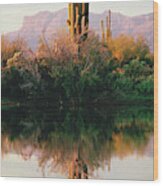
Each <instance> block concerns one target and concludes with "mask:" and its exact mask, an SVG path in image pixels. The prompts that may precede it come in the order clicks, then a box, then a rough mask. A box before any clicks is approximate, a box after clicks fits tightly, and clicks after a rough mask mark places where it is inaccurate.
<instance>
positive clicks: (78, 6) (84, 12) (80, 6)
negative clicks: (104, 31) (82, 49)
mask: <svg viewBox="0 0 163 186" xmlns="http://www.w3.org/2000/svg"><path fill="white" fill-rule="evenodd" d="M67 23H68V27H69V32H70V35H71V36H72V37H73V38H78V39H80V38H81V37H83V40H84V39H86V38H87V34H88V25H89V3H69V5H68V20H67Z"/></svg>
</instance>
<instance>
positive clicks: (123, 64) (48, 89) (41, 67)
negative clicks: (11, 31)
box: [2, 32, 153, 104]
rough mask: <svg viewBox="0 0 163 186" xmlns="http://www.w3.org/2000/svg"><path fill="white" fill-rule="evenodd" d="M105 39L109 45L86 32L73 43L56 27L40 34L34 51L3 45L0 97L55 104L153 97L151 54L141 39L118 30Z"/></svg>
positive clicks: (91, 33)
mask: <svg viewBox="0 0 163 186" xmlns="http://www.w3.org/2000/svg"><path fill="white" fill-rule="evenodd" d="M111 43H112V45H110V46H109V48H108V47H107V46H104V45H103V44H102V43H101V42H100V39H99V38H98V36H97V35H95V34H94V33H93V32H90V33H89V37H88V38H87V39H86V40H85V41H83V42H81V43H78V44H77V43H75V42H74V41H73V40H72V39H71V38H70V37H69V35H67V34H63V33H62V32H61V34H59V35H58V37H57V38H55V39H51V40H50V41H46V39H45V38H44V37H43V38H42V39H40V43H39V46H38V49H37V51H36V52H32V51H30V49H26V50H24V49H23V50H20V51H17V52H14V53H12V55H10V50H7V47H6V48H3V50H4V53H5V56H8V57H6V58H5V59H6V66H5V67H4V69H3V71H2V91H3V92H2V96H9V97H12V96H13V97H16V95H19V96H20V97H21V96H24V99H26V98H35V99H36V98H39V99H42V98H43V99H47V100H48V98H49V99H50V100H53V101H54V102H55V103H59V104H63V103H64V102H71V103H72V104H80V103H83V102H84V103H88V102H91V103H95V102H100V101H102V100H103V101H105V102H110V101H112V100H116V99H119V98H121V97H126V98H127V97H130V95H132V96H133V95H134V96H140V95H141V96H143V95H144V96H145V95H148V96H151V97H153V55H152V54H151V53H150V51H149V47H148V46H147V45H146V42H145V40H143V39H142V38H138V39H137V40H135V39H133V38H132V37H129V36H124V35H122V36H119V37H118V38H116V39H112V41H111ZM9 45H10V44H9ZM11 45H12V43H11ZM13 85H14V87H13ZM10 89H12V90H11V91H10Z"/></svg>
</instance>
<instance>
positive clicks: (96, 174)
mask: <svg viewBox="0 0 163 186" xmlns="http://www.w3.org/2000/svg"><path fill="white" fill-rule="evenodd" d="M1 153H2V163H1V165H2V176H22V177H54V178H88V179H131V180H152V179H153V109H152V108H150V107H139V106H137V107H136V106H126V107H125V106H123V107H122V106H121V107H117V106H109V107H105V108H104V107H102V108H101V107H100V108H76V109H74V108H65V109H63V108H62V109H56V108H55V107H52V106H48V107H46V106H45V105H44V106H42V107H40V106H39V107H23V108H10V109H3V110H2V152H1Z"/></svg>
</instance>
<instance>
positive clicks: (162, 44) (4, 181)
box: [0, 0, 163, 186]
mask: <svg viewBox="0 0 163 186" xmlns="http://www.w3.org/2000/svg"><path fill="white" fill-rule="evenodd" d="M81 1H82V2H84V1H86V0H81ZM81 1H80V0H73V2H81ZM89 1H90V2H91V1H93V0H89ZM112 1H113V0H112ZM114 1H117V0H114ZM126 1H127V0H126ZM139 1H144V0H139ZM146 1H149V0H146ZM156 1H157V2H158V3H159V56H158V57H159V65H158V68H159V96H158V98H159V180H158V181H155V182H146V181H144V182H140V181H111V180H108V181H101V180H59V179H44V178H41V179H40V178H32V179H31V178H0V185H2V186H3V185H5V186H9V185H12V186H19V185H20V186H22V185H23V186H29V185H31V186H32V185H39V186H43V185H45V184H46V186H49V185H53V186H54V185H55V186H58V185H59V186H65V185H71V186H76V185H77V186H83V185H85V186H88V185H89V186H92V185H101V186H108V185H111V186H112V185H113V186H119V185H121V186H131V185H132V186H135V185H139V186H141V185H142V186H146V185H160V186H162V185H163V169H162V168H163V163H162V157H163V146H162V144H161V142H163V135H162V134H161V133H162V132H163V127H162V126H163V114H162V112H163V52H162V50H163V37H162V33H163V27H162V24H161V22H163V21H162V20H163V0H156ZM48 2H71V0H64V1H63V0H60V1H59V0H48ZM86 2H88V1H86ZM13 3H47V1H46V0H23V1H22V0H0V4H13ZM160 20H161V21H160Z"/></svg>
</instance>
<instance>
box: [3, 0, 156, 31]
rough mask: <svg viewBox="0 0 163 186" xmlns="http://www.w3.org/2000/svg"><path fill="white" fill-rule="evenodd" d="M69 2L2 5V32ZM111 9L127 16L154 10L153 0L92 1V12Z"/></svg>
mask: <svg viewBox="0 0 163 186" xmlns="http://www.w3.org/2000/svg"><path fill="white" fill-rule="evenodd" d="M67 4H68V3H47V4H45V3H44V4H13V5H11V4H10V5H0V33H6V32H11V31H15V30H18V29H20V27H21V25H22V23H23V18H24V16H31V15H34V14H36V13H38V12H40V11H50V12H55V11H57V10H60V9H62V8H66V7H67ZM108 9H111V11H112V12H119V13H122V14H124V15H127V16H136V15H142V14H147V13H151V12H153V1H152V0H139V1H132V2H131V1H119V2H116V1H115V2H113V1H110V2H109V1H108V2H90V12H94V13H102V12H104V11H105V10H108Z"/></svg>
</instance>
